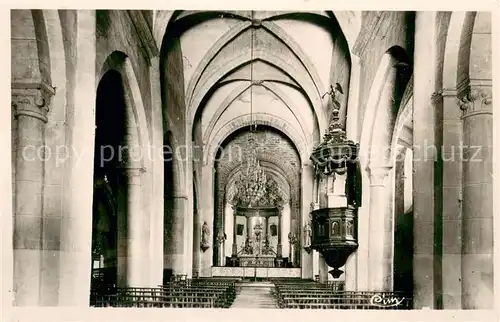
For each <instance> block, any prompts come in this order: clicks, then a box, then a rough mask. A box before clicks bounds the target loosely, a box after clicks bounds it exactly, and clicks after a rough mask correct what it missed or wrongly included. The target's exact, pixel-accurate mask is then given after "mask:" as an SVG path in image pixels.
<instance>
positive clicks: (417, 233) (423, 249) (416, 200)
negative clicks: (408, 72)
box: [413, 11, 439, 309]
mask: <svg viewBox="0 0 500 322" xmlns="http://www.w3.org/2000/svg"><path fill="white" fill-rule="evenodd" d="M436 25H437V24H436V12H427V11H426V12H417V14H416V21H415V54H414V68H413V106H414V109H413V220H414V223H413V239H414V245H413V285H414V287H413V306H414V308H416V309H420V308H422V307H429V308H436V305H435V304H436V301H435V294H436V290H437V289H438V288H439V287H437V288H436V284H435V282H436V281H435V276H436V275H438V274H435V264H436V262H435V258H434V247H435V246H434V242H435V241H434V229H435V205H434V198H435V191H434V190H435V189H434V162H435V158H436V156H435V155H434V154H433V152H432V151H433V148H435V142H434V139H435V124H436V117H435V110H434V106H433V105H432V101H431V99H432V94H433V93H434V90H435V86H436V85H435V83H436V80H435V70H434V69H433V68H429V66H436V63H435V59H436V56H437V55H436V39H437V36H436ZM428 147H429V148H430V149H428Z"/></svg>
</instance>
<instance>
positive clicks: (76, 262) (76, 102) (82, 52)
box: [59, 10, 97, 307]
mask: <svg viewBox="0 0 500 322" xmlns="http://www.w3.org/2000/svg"><path fill="white" fill-rule="evenodd" d="M95 12H96V11H95V10H75V11H72V13H73V14H74V15H75V16H76V21H75V25H76V33H75V34H76V38H75V39H74V46H75V48H76V49H77V57H76V58H75V59H76V60H75V65H74V74H73V77H68V82H69V83H68V84H70V85H69V86H67V89H68V90H69V91H71V93H72V95H70V96H68V97H72V99H70V100H68V102H67V105H66V109H67V110H66V111H67V115H71V116H72V117H71V118H68V119H67V120H66V121H67V122H68V124H67V127H68V129H71V131H70V133H71V134H70V138H69V140H68V144H69V145H70V146H71V158H70V159H69V160H68V162H67V163H66V168H65V172H66V174H67V175H66V176H65V179H64V182H65V183H64V185H65V188H66V187H67V189H65V192H64V194H65V196H64V201H63V205H64V218H63V223H62V225H61V250H62V252H61V260H60V265H59V271H60V275H59V276H60V279H59V306H82V307H88V305H89V294H90V276H91V268H92V266H91V263H92V259H91V258H92V256H91V254H92V249H91V245H92V243H91V240H92V195H93V164H94V153H93V151H94V139H95V137H94V136H95V103H96V101H95V100H96V89H97V86H96V38H95V26H96V20H95Z"/></svg>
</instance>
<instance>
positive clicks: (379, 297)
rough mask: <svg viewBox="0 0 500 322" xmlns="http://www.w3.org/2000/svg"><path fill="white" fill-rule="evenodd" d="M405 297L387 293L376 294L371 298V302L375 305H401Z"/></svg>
mask: <svg viewBox="0 0 500 322" xmlns="http://www.w3.org/2000/svg"><path fill="white" fill-rule="evenodd" d="M404 299H405V298H404V297H402V298H398V297H397V296H394V295H390V296H386V295H385V294H374V295H373V296H372V297H371V298H370V304H371V305H374V306H383V307H392V306H398V305H400V304H401V303H403V301H404Z"/></svg>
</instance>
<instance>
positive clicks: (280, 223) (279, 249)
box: [276, 207, 283, 258]
mask: <svg viewBox="0 0 500 322" xmlns="http://www.w3.org/2000/svg"><path fill="white" fill-rule="evenodd" d="M282 232H283V207H280V208H278V244H277V245H276V254H277V256H278V258H281V257H282V256H283V244H282V241H281V233H282Z"/></svg>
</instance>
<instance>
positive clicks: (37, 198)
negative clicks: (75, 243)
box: [12, 84, 54, 306]
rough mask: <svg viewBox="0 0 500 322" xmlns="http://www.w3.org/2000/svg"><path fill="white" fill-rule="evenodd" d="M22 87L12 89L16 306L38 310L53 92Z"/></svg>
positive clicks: (36, 86) (35, 86)
mask: <svg viewBox="0 0 500 322" xmlns="http://www.w3.org/2000/svg"><path fill="white" fill-rule="evenodd" d="M23 85H24V86H22V85H20V86H15V87H13V88H12V106H13V108H14V116H15V117H16V118H17V124H18V127H17V153H16V156H17V158H16V178H15V180H16V184H15V204H14V236H13V237H14V239H13V242H14V303H15V305H19V306H21V305H22V306H30V305H33V306H38V305H39V304H40V301H41V299H40V285H41V279H42V275H43V273H44V272H43V271H42V257H43V254H42V253H43V245H44V240H43V235H42V227H43V225H44V218H43V205H42V194H43V189H42V185H43V170H44V161H43V160H44V158H45V156H44V155H45V151H44V143H45V139H44V129H45V123H47V113H48V110H49V104H50V97H51V96H52V95H53V94H54V90H53V89H52V88H51V87H50V86H48V85H46V84H23Z"/></svg>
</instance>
